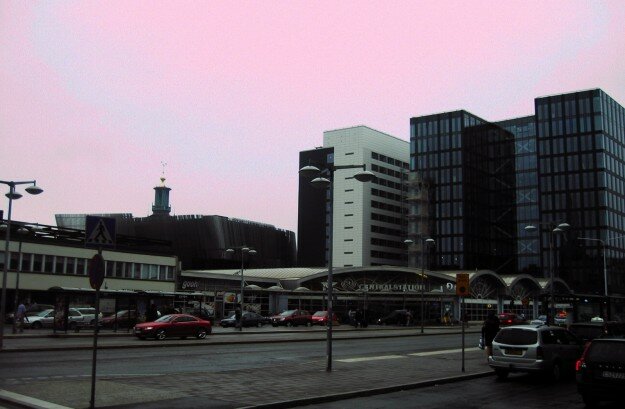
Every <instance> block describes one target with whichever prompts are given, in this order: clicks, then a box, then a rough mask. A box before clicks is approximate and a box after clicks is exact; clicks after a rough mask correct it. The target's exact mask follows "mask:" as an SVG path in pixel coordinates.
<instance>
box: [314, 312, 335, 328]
mask: <svg viewBox="0 0 625 409" xmlns="http://www.w3.org/2000/svg"><path fill="white" fill-rule="evenodd" d="M332 316H333V317H334V318H333V319H332V324H333V325H339V318H338V317H337V316H336V313H335V312H332ZM312 323H313V325H326V324H327V323H328V312H327V311H317V312H316V313H314V314H313V316H312Z"/></svg>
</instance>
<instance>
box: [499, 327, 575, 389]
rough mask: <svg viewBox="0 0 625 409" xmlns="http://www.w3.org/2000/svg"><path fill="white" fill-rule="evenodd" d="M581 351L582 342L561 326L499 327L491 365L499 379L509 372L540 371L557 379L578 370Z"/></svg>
mask: <svg viewBox="0 0 625 409" xmlns="http://www.w3.org/2000/svg"><path fill="white" fill-rule="evenodd" d="M582 352H583V342H582V341H581V340H580V339H579V338H577V337H576V336H575V335H573V334H572V333H571V332H569V331H567V330H566V329H564V328H562V327H553V326H547V325H514V326H510V327H504V328H502V329H501V330H499V333H497V336H495V339H494V340H493V349H492V355H491V356H490V357H489V358H488V364H489V366H490V367H491V368H493V369H494V370H495V373H496V374H497V377H498V378H500V379H504V378H506V377H507V376H508V374H509V373H510V372H538V373H543V374H545V375H548V376H550V377H551V379H552V380H554V381H557V380H559V379H560V378H561V377H562V375H563V374H565V373H570V374H574V373H575V362H576V361H577V359H579V357H580V356H581V354H582Z"/></svg>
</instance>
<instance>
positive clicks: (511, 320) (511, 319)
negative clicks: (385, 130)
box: [497, 312, 527, 327]
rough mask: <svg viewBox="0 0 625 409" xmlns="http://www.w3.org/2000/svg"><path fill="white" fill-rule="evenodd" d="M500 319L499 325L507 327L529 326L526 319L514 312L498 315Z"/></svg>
mask: <svg viewBox="0 0 625 409" xmlns="http://www.w3.org/2000/svg"><path fill="white" fill-rule="evenodd" d="M497 317H498V318H499V325H500V326H502V327H505V326H507V325H521V324H527V320H526V319H525V317H522V316H520V315H518V314H515V313H512V312H504V313H501V314H499V315H497Z"/></svg>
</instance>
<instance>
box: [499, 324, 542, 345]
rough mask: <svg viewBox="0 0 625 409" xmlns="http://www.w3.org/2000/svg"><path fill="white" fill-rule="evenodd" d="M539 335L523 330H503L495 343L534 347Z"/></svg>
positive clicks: (529, 330)
mask: <svg viewBox="0 0 625 409" xmlns="http://www.w3.org/2000/svg"><path fill="white" fill-rule="evenodd" d="M537 339H538V335H537V332H536V331H533V330H531V329H523V328H510V329H502V330H501V331H499V333H498V334H497V336H496V337H495V342H498V343H500V344H507V345H533V344H535V343H536V340H537Z"/></svg>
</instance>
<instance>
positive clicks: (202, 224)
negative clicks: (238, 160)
mask: <svg viewBox="0 0 625 409" xmlns="http://www.w3.org/2000/svg"><path fill="white" fill-rule="evenodd" d="M165 180H166V179H165V175H164V172H163V174H162V175H161V177H160V181H161V183H160V185H158V186H156V187H154V202H153V204H152V214H151V215H149V216H145V217H135V216H133V215H132V214H131V213H118V214H98V216H106V217H113V218H115V219H116V220H117V232H118V233H119V234H125V235H129V236H136V237H140V238H147V239H158V240H165V241H168V242H170V243H171V249H172V251H173V252H174V254H175V255H176V256H178V259H179V260H180V262H181V267H182V268H183V269H220V268H234V267H236V266H238V265H240V259H239V260H237V259H236V258H235V257H233V256H231V255H230V254H229V253H226V250H227V249H229V248H232V247H240V246H247V247H250V248H253V249H255V250H256V255H255V256H254V257H253V258H252V257H251V258H250V260H249V263H250V265H251V266H253V267H257V268H262V267H292V266H294V265H295V257H296V248H295V233H294V232H292V231H288V230H284V229H279V228H277V227H275V226H273V225H270V224H266V223H259V222H254V221H250V220H242V219H235V218H230V217H226V216H217V215H210V216H206V215H174V216H172V215H171V214H170V213H171V205H170V202H169V192H170V191H171V190H172V189H171V188H170V187H168V186H166V185H165ZM86 216H87V215H86V214H57V215H56V222H57V225H58V226H59V227H71V228H75V229H82V230H84V228H85V217H86Z"/></svg>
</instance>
